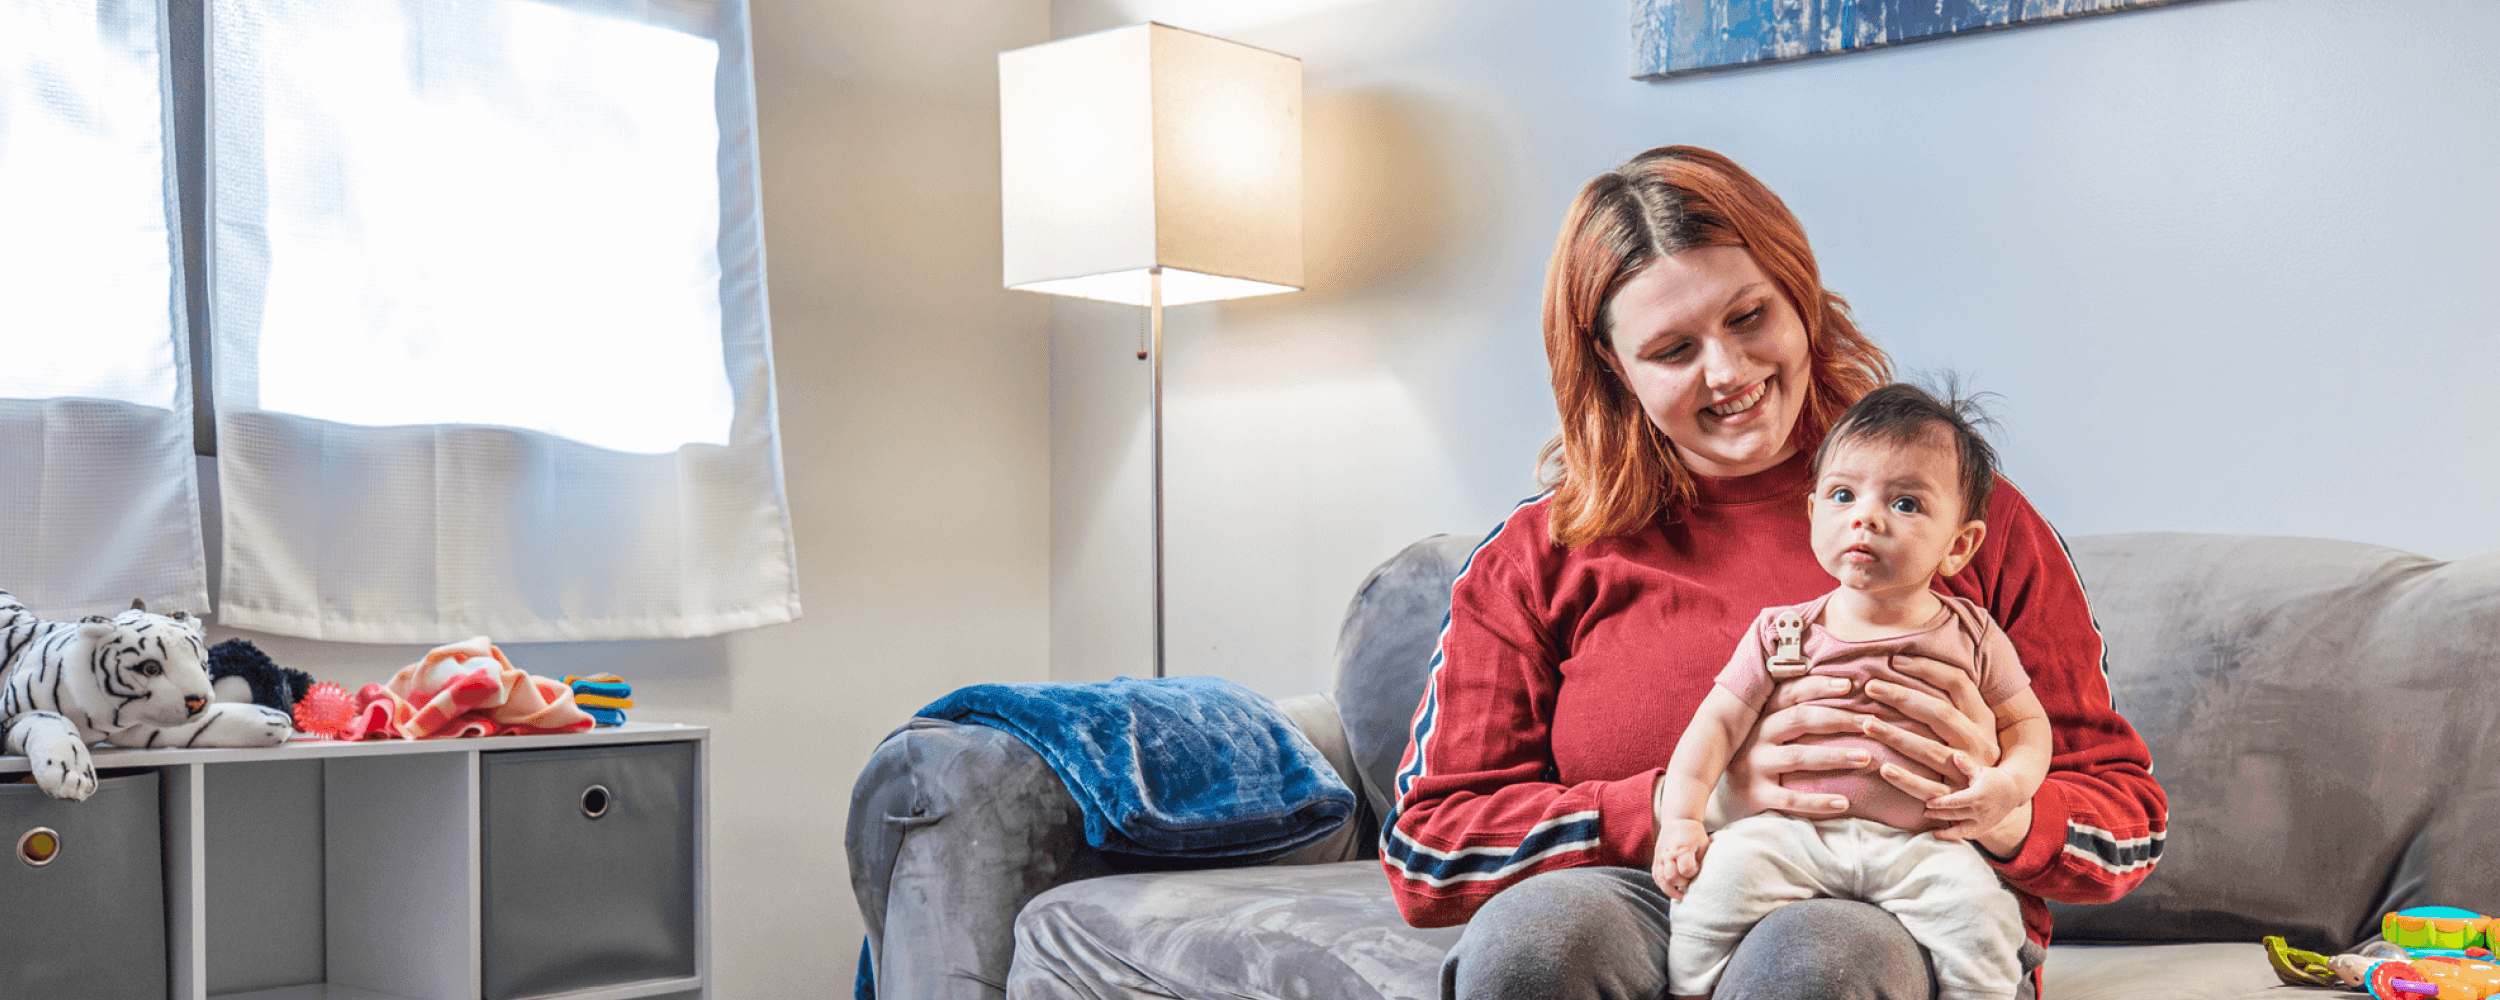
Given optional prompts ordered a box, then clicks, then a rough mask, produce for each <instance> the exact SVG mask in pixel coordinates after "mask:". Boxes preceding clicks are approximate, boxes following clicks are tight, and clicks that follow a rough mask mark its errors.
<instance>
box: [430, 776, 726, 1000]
mask: <svg viewBox="0 0 2500 1000" xmlns="http://www.w3.org/2000/svg"><path fill="white" fill-rule="evenodd" d="M479 756H480V762H479V770H478V778H479V782H480V785H481V789H480V791H481V802H480V805H481V806H482V809H481V811H480V813H479V816H478V824H479V833H480V835H481V838H480V839H481V845H482V848H483V850H484V853H485V857H484V858H483V874H484V884H483V885H482V886H481V889H482V892H483V898H484V904H485V905H484V909H485V912H484V918H485V942H484V949H483V950H484V955H483V959H484V971H483V976H482V978H483V984H482V985H483V987H484V991H485V997H486V1000H517V998H521V997H531V996H538V995H542V994H547V993H557V992H562V991H565V990H575V989H582V988H585V987H592V986H605V985H612V984H616V983H628V982H638V981H641V980H647V979H665V978H670V977H675V976H691V975H694V945H695V933H694V851H695V843H694V836H695V831H694V820H695V817H694V812H695V809H694V804H695V795H696V789H695V787H694V782H695V745H694V744H692V743H643V744H632V745H627V746H612V747H586V748H581V749H569V750H507V751H499V752H495V753H487V754H481V755H479ZM593 786H597V787H599V788H603V789H605V790H606V792H607V793H608V794H607V795H606V802H605V806H606V811H605V813H604V814H603V815H600V816H598V817H597V818H592V816H591V815H590V812H591V809H589V808H586V806H585V802H584V796H585V792H586V791H587V790H589V789H591V788H592V787H593ZM594 805H595V803H594Z"/></svg>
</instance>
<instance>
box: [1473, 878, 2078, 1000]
mask: <svg viewBox="0 0 2500 1000" xmlns="http://www.w3.org/2000/svg"><path fill="white" fill-rule="evenodd" d="M1671 905H1672V904H1671V902H1670V901H1669V900H1668V899H1667V896H1666V894H1665V893H1663V892H1660V891H1658V884H1657V883H1655V882H1653V881H1651V880H1650V878H1649V873H1648V872H1645V871H1641V870H1639V869H1635V868H1567V869H1563V870H1561V871H1552V872H1546V873H1543V874H1540V875H1533V876H1530V877H1529V878H1527V879H1526V880H1524V881H1522V882H1520V883H1519V884H1517V885H1514V886H1511V887H1510V888H1507V889H1504V890H1502V891H1501V893H1500V894H1499V895H1496V896H1494V897H1493V899H1492V900H1491V901H1489V902H1487V903H1485V904H1484V908H1483V909H1480V910H1478V911H1476V917H1475V919H1474V920H1472V921H1469V922H1468V924H1467V931H1466V933H1465V935H1464V936H1462V937H1460V938H1459V940H1458V946H1457V947H1454V948H1452V949H1450V954H1449V957H1448V958H1445V959H1443V960H1442V962H1441V995H1442V996H1443V997H1444V998H1450V1000H1526V998H1530V997H1535V998H1552V1000H1651V998H1655V997H1664V996H1666V995H1667V926H1668V920H1667V912H1668V909H1669V907H1670V906H1671ZM2045 957H2046V956H2045V955H2044V954H2043V953H2042V952H2041V950H2040V948H2039V947H2038V946H2037V945H2030V944H2026V945H2025V946H2024V947H2023V971H2024V973H2025V974H2026V975H2025V978H2024V980H2023V982H2022V985H2021V986H2020V990H2021V993H2020V997H2021V1000H2031V996H2032V986H2031V980H2030V978H2029V975H2028V974H2029V973H2030V971H2031V970H2033V969H2035V968H2038V967H2039V965H2040V962H2041V960H2042V959H2043V958H2045ZM1935 994H1936V977H1935V974H1934V972H1933V971H1932V970H1931V969H1929V968H1928V964H1927V953H1926V951H1925V950H1923V949H1921V948H1920V947H1919V945H1918V942H1917V941H1914V940H1911V938H1910V932H1909V931H1906V930H1903V929H1902V928H1901V922H1900V921H1898V920H1895V919H1893V916H1892V914H1889V913H1886V912H1884V911H1883V910H1882V909H1880V908H1878V907H1876V906H1874V905H1872V904H1868V903H1859V902H1854V901H1850V900H1844V899H1809V900H1805V901H1803V902H1798V903H1792V904H1789V905H1788V906H1784V907H1781V908H1780V909H1779V910H1778V911H1776V912H1774V913H1772V914H1771V915H1770V916H1768V917H1764V918H1763V919H1762V922H1761V923H1759V924H1755V925H1754V929H1753V932H1752V933H1750V934H1747V935H1745V940H1744V941H1743V942H1742V943H1740V944H1738V945H1737V946H1736V953H1735V954H1734V955H1733V956H1731V957H1730V958H1729V959H1728V965H1727V972H1726V974H1725V975H1723V976H1722V977H1720V979H1719V988H1718V990H1717V991H1716V992H1714V993H1712V994H1711V998H1712V1000H1929V998H1931V997H1933V996H1935Z"/></svg>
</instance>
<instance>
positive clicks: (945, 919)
mask: <svg viewBox="0 0 2500 1000" xmlns="http://www.w3.org/2000/svg"><path fill="white" fill-rule="evenodd" d="M1277 707H1278V708H1280V709H1282V710H1283V711H1284V713H1285V716H1286V717H1287V718H1289V719H1291V720H1293V723H1294V726H1295V728H1298V729H1300V730H1301V731H1302V734H1303V735H1304V736H1305V737H1308V738H1309V739H1310V741H1311V742H1312V744H1314V745H1316V746H1318V747H1319V750H1320V754H1321V756H1324V757H1326V758H1328V763H1329V765H1330V766H1331V767H1333V768H1334V769H1335V770H1336V772H1337V777H1338V778H1339V779H1340V780H1342V781H1344V782H1345V783H1346V787H1348V788H1350V789H1353V791H1354V800H1355V803H1356V811H1355V815H1353V816H1352V817H1349V818H1348V819H1347V821H1346V823H1345V825H1344V826H1342V827H1339V828H1338V829H1337V830H1336V832H1334V833H1331V834H1329V835H1328V836H1326V837H1323V838H1320V839H1319V840H1317V841H1314V842H1312V843H1311V844H1309V845H1306V846H1304V847H1303V848H1301V849H1300V850H1297V851H1294V852H1293V853H1291V854H1288V855H1285V856H1284V857H1281V858H1278V859H1276V860H1274V861H1271V862H1268V863H1269V864H1276V865H1307V864H1328V863H1331V862H1337V861H1350V860H1354V859H1357V858H1370V857H1378V856H1379V853H1378V844H1377V839H1378V826H1379V820H1378V818H1377V817H1374V816H1373V815H1372V813H1371V809H1370V805H1369V799H1368V798H1366V797H1365V796H1364V794H1363V785H1362V772H1361V771H1360V770H1358V769H1357V768H1356V767H1355V765H1354V754H1353V752H1352V751H1351V750H1350V749H1349V748H1348V746H1347V743H1346V737H1345V726H1344V723H1342V722H1341V721H1339V719H1338V716H1337V703H1336V700H1335V699H1333V698H1330V697H1329V696H1327V695H1324V694H1311V695H1303V696H1301V697H1298V698H1288V699H1285V700H1284V701H1281V702H1278V703H1277ZM843 846H844V848H845V849H846V850H847V851H848V853H849V855H850V866H851V892H852V894H853V895H854V896H856V897H857V898H858V900H859V912H860V916H861V918H862V919H863V920H865V922H866V923H867V925H868V954H869V956H870V958H871V960H872V963H873V965H874V968H875V972H876V979H877V995H878V996H880V997H894V998H904V997H911V998H919V997H929V998H942V1000H944V998H962V1000H975V998H978V1000H997V998H999V997H1002V996H1004V995H1005V983H1006V981H1007V968H1008V966H1009V965H1010V964H1012V962H1013V959H1014V957H1015V923H1016V914H1018V913H1020V912H1022V911H1023V909H1024V904H1025V903H1027V902H1030V901H1031V900H1032V899H1033V897H1035V896H1038V895H1041V894H1042V893H1043V892H1044V891H1047V890H1049V889H1051V888H1053V887H1055V886H1060V885H1065V884H1067V883H1069V882H1074V881H1077V880H1079V879H1087V878H1094V877H1096V876H1100V875H1111V874H1116V873H1118V872H1120V871H1123V870H1129V869H1130V868H1131V867H1133V866H1134V865H1135V864H1136V862H1135V861H1134V860H1131V861H1129V862H1128V863H1127V864H1125V865H1123V864H1121V863H1119V862H1117V861H1114V860H1112V859H1106V858H1105V857H1104V856H1103V855H1102V853H1101V852H1099V851H1096V850H1094V848H1093V847H1092V846H1090V845H1088V844H1087V843H1086V842H1085V817H1084V813H1083V811H1082V810H1080V809H1079V808H1078V806H1077V804H1076V800H1075V799H1074V798H1073V797H1071V796H1070V795H1069V794H1068V789H1067V786H1066V785H1064V784H1062V783H1061V782H1060V780H1059V775H1058V774H1056V773H1055V772H1053V771H1052V770H1051V769H1050V765H1048V764H1046V763H1043V762H1042V758H1041V756H1040V755H1038V754H1035V753H1034V752H1033V750H1032V748H1030V747H1027V746H1025V745H1024V742H1023V741H1022V740H1019V739H1017V738H1015V737H1014V736H1011V735H1008V734H1007V733H1005V732H1002V731H999V730H996V729H991V728H989V727H987V726H971V725H963V724H960V723H954V722H945V721H942V720H938V719H913V720H911V721H910V722H909V723H906V724H904V726H903V727H902V728H900V729H897V730H895V731H894V733H893V735H890V736H887V737H886V738H885V742H884V743H882V744H879V745H878V747H877V749H876V752H875V753H873V754H870V755H869V757H868V766H867V768H865V769H864V770H862V771H861V772H860V776H859V783H858V784H857V785H856V786H854V787H853V788H852V791H851V815H850V822H849V829H848V830H847V831H846V833H845V835H844V837H843ZM1154 867H1156V868H1168V867H1189V866H1188V865H1186V864H1182V865H1178V866H1169V865H1156V866H1154Z"/></svg>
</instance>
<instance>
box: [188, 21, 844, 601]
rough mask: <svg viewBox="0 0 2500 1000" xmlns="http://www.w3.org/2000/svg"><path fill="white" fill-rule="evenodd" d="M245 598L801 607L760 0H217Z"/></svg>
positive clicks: (228, 388)
mask: <svg viewBox="0 0 2500 1000" xmlns="http://www.w3.org/2000/svg"><path fill="white" fill-rule="evenodd" d="M208 72H209V77H210V84H209V104H210V110H209V126H208V128H209V136H210V141H209V145H210V150H211V152H210V156H209V187H210V197H209V209H210V215H211V220H210V239H211V246H210V257H211V261H212V264H211V267H212V268H213V270H214V273H215V280H214V281H213V283H212V284H211V286H210V299H211V305H210V310H211V315H212V317H213V320H212V328H213V330H214V332H215V336H216V350H217V365H216V384H217V402H218V406H217V429H218V451H219V456H218V461H219V474H220V480H221V488H222V498H223V509H224V518H225V535H224V540H225V541H224V544H225V560H224V579H223V581H222V584H223V586H222V592H221V601H222V603H223V605H224V607H223V608H221V609H220V614H221V620H222V621H224V622H225V623H227V624H230V625H236V626H241V627H245V628H253V629H260V630H263V631H270V632H278V633H284V634H288V635H299V636H307V637H313V638H321V639H336V640H348V641H360V642H442V641H450V640H454V639H458V638H461V637H464V636H468V635H473V634H479V633H483V634H486V635H489V636H492V637H494V638H495V639H497V640H498V641H529V640H583V639H642V638H668V637H683V636H696V635H707V634H712V633H718V632H723V631H727V630H730V629H736V628H744V627H750V626H757V625H768V624H773V623H777V622H784V621H789V620H791V619H793V618H796V617H797V616H798V613H799V599H798V589H797V588H798V584H797V573H796V569H795V565H794V559H795V556H794V553H793V548H792V545H791V538H790V529H789V514H788V511H787V508H786V505H785V503H784V500H783V495H782V485H781V484H782V477H781V467H780V450H779V447H778V444H777V442H776V440H775V426H774V421H775V417H774V409H773V384H772V367H771V354H770V338H769V335H768V331H767V329H766V314H765V304H764V271H763V268H764V258H763V237H762V232H761V229H760V224H759V213H760V206H759V203H758V200H757V191H756V185H757V175H756V163H755V135H754V110H753V109H754V99H753V88H752V84H751V75H750V73H749V68H748V62H747V14H746V7H745V4H744V3H743V0H723V2H717V3H715V2H708V0H210V3H209V16H208Z"/></svg>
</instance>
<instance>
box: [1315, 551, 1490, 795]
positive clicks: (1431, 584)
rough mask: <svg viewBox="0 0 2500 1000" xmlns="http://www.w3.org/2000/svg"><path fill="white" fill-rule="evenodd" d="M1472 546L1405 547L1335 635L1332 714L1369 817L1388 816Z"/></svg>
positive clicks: (1372, 579)
mask: <svg viewBox="0 0 2500 1000" xmlns="http://www.w3.org/2000/svg"><path fill="white" fill-rule="evenodd" d="M1477 541H1478V539H1475V538H1469V537H1466V536H1463V535H1434V536H1432V537H1429V538H1426V539H1424V540H1423V541H1420V542H1416V543H1415V544H1413V545H1409V546H1407V547H1406V548H1405V549H1404V550H1403V551H1400V552H1399V553H1398V554H1397V555H1395V556H1391V557H1390V558H1389V561H1388V562H1385V563H1382V564H1380V568H1379V569H1375V570H1373V571H1372V572H1371V575H1370V576H1368V577H1365V578H1364V579H1363V585H1362V586H1361V587H1357V588H1355V591H1354V601H1353V603H1351V604H1348V605H1347V606H1346V609H1345V625H1344V627H1342V628H1341V629H1339V631H1338V633H1337V710H1338V712H1339V713H1341V714H1342V715H1343V716H1344V718H1345V730H1346V743H1347V745H1349V746H1351V747H1353V748H1354V759H1355V762H1356V763H1357V764H1359V765H1361V767H1362V769H1363V784H1364V786H1365V788H1366V790H1367V791H1368V792H1369V793H1370V798H1371V806H1372V814H1373V815H1375V816H1386V815H1388V814H1389V806H1390V805H1391V804H1392V803H1391V802H1390V801H1389V796H1390V794H1392V793H1391V789H1392V788H1394V787H1395V785H1394V784H1393V781H1392V779H1394V778H1395V777H1396V776H1397V772H1398V760H1399V758H1401V757H1403V756H1405V754H1406V742H1407V739H1408V737H1407V727H1408V726H1410V725H1413V724H1414V721H1415V706H1416V705H1418V704H1421V703H1422V702H1423V700H1424V681H1425V680H1426V679H1428V675H1429V674H1430V672H1431V671H1430V668H1431V665H1432V651H1433V648H1434V647H1435V646H1436V645H1438V644H1439V643H1440V640H1441V623H1442V622H1443V621H1444V620H1445V619H1447V618H1449V616H1450V581H1452V580H1455V579H1457V578H1458V570H1459V567H1461V566H1463V565H1466V563H1467V557H1468V556H1469V555H1470V554H1473V553H1474V552H1475V550H1476V543H1477Z"/></svg>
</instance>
